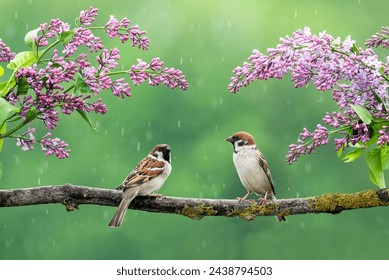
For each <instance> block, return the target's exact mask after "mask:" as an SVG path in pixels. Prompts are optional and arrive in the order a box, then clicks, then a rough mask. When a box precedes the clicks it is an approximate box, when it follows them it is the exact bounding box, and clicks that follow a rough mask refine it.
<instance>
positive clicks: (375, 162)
mask: <svg viewBox="0 0 389 280" xmlns="http://www.w3.org/2000/svg"><path fill="white" fill-rule="evenodd" d="M366 162H367V166H368V167H369V169H370V180H371V181H372V182H373V183H374V184H375V185H377V186H379V187H380V188H385V177H384V170H383V169H382V165H381V149H380V148H376V149H374V150H371V151H369V152H368V153H367V155H366Z"/></svg>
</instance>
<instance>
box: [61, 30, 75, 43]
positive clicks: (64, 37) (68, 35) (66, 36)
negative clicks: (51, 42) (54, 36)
mask: <svg viewBox="0 0 389 280" xmlns="http://www.w3.org/2000/svg"><path fill="white" fill-rule="evenodd" d="M73 35H74V31H73V30H69V31H64V32H62V33H61V34H60V35H59V40H60V41H61V42H62V43H63V44H64V45H67V44H69V43H70V41H71V40H72V39H73Z"/></svg>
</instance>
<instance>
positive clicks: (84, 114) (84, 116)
mask: <svg viewBox="0 0 389 280" xmlns="http://www.w3.org/2000/svg"><path fill="white" fill-rule="evenodd" d="M77 112H78V113H79V114H80V115H81V117H82V118H83V119H84V120H85V121H86V123H87V124H88V125H89V126H90V127H91V128H92V129H93V130H94V131H97V129H96V128H95V127H94V126H93V124H92V121H91V120H90V118H89V116H88V114H87V113H85V112H84V111H81V110H79V109H78V110H77Z"/></svg>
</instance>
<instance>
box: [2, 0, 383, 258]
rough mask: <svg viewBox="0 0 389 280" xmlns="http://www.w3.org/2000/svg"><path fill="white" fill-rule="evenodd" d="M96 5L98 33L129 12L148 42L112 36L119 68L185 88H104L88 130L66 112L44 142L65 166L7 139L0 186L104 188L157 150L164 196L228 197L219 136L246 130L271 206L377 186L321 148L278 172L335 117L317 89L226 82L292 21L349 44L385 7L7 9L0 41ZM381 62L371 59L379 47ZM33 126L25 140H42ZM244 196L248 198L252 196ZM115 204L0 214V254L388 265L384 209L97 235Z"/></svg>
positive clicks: (15, 43)
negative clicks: (53, 144)
mask: <svg viewBox="0 0 389 280" xmlns="http://www.w3.org/2000/svg"><path fill="white" fill-rule="evenodd" d="M91 5H93V6H95V7H97V8H99V10H100V11H99V17H98V19H97V24H100V25H104V24H105V23H106V22H107V20H108V19H109V16H110V15H111V14H112V15H115V17H116V18H118V19H121V18H122V17H128V18H129V19H131V20H132V22H133V23H134V24H138V25H139V26H140V29H141V30H146V31H147V36H148V37H149V38H150V42H151V47H150V50H149V51H140V50H138V49H135V48H131V47H130V46H129V45H121V44H120V43H119V41H118V40H108V38H107V37H106V36H104V35H103V34H101V35H102V38H103V39H104V40H105V43H106V45H107V46H108V47H111V48H112V47H118V48H120V50H121V57H122V60H121V63H122V64H123V67H125V68H128V67H130V66H131V65H132V64H134V63H136V59H137V58H142V59H143V60H146V61H149V60H150V58H152V57H155V56H159V57H161V59H162V60H163V61H164V62H165V63H166V65H167V66H169V67H175V68H179V69H181V70H183V72H184V74H185V75H186V77H187V80H188V82H189V84H190V88H189V90H188V91H186V92H182V91H180V90H170V89H168V88H166V87H164V86H159V87H149V86H147V85H141V86H138V87H133V90H132V93H133V96H132V97H131V98H128V99H125V100H119V99H117V98H116V97H114V96H113V95H112V94H111V93H110V92H105V93H103V94H102V95H101V96H102V98H103V100H104V101H105V102H106V103H107V104H108V109H109V112H108V114H106V115H105V116H100V115H99V116H95V115H92V116H91V118H92V120H93V123H94V124H95V125H96V126H97V127H98V131H97V132H94V131H92V130H91V129H89V127H88V126H87V125H86V124H85V123H84V122H83V121H82V120H81V119H80V118H79V116H77V115H74V116H65V117H64V116H62V117H61V119H60V123H59V127H58V128H57V129H55V130H54V131H53V134H54V135H55V136H58V137H60V138H61V139H63V140H65V141H66V142H68V143H69V145H70V148H71V149H72V153H71V157H70V158H69V159H66V160H58V159H56V158H47V157H46V156H45V155H44V154H43V153H42V152H40V151H39V147H36V150H35V151H32V152H23V151H21V149H20V147H17V146H16V145H15V141H14V140H12V139H7V140H6V141H5V143H4V147H3V151H2V152H1V154H0V158H1V162H2V165H3V175H2V179H1V181H0V188H2V189H7V188H24V187H34V186H38V185H51V184H63V183H68V182H69V183H72V184H78V185H85V186H93V187H99V188H114V187H116V186H117V185H118V184H119V183H121V182H122V180H123V179H124V177H125V176H126V175H127V174H128V172H129V171H131V170H132V169H133V168H134V166H135V165H136V164H137V163H138V162H139V160H141V159H142V158H143V157H144V156H145V155H146V154H147V153H148V152H149V151H150V150H151V149H152V147H153V146H154V145H156V144H158V143H169V144H170V145H171V147H172V150H173V152H172V153H173V160H172V165H173V172H172V175H171V176H170V178H169V179H168V180H167V182H166V183H165V185H164V186H163V188H162V189H161V191H160V192H161V193H163V194H164V195H168V196H183V197H202V198H235V197H236V196H239V195H240V196H242V195H244V194H245V189H244V188H243V187H242V186H241V183H240V181H239V179H238V176H237V174H236V171H235V169H234V166H233V163H232V147H231V144H229V143H227V142H226V141H225V140H224V139H225V138H226V137H227V136H229V135H231V134H232V133H234V132H236V131H240V130H246V131H249V132H251V133H252V134H253V135H254V136H255V137H256V141H257V143H258V146H259V147H260V149H261V150H262V151H263V152H264V154H265V156H266V157H267V160H268V162H269V165H270V168H271V170H272V175H273V178H274V181H275V184H276V191H277V197H278V198H294V197H307V196H315V195H319V194H324V193H328V192H341V193H352V192H357V191H361V190H365V189H369V188H376V187H375V186H374V185H372V184H371V183H370V181H369V177H368V171H367V167H366V166H365V163H364V160H359V161H357V162H355V163H352V164H344V163H342V162H341V161H340V160H339V159H338V158H337V156H336V153H335V152H334V145H333V143H332V142H331V144H329V145H328V146H327V147H323V148H320V149H319V150H318V151H317V154H316V155H313V156H306V157H302V158H301V159H300V160H299V161H298V162H297V163H295V164H293V165H291V166H289V165H287V164H286V162H285V160H284V157H285V155H286V153H287V151H288V145H289V144H291V143H295V142H296V139H297V136H298V134H299V133H300V132H301V131H302V128H303V127H307V128H308V129H310V130H313V129H314V128H315V126H316V123H318V122H321V118H322V117H323V116H324V114H325V112H326V111H332V110H334V109H336V108H335V106H334V104H333V102H332V99H331V94H330V92H324V93H318V92H317V91H316V90H315V89H314V87H313V86H312V85H309V86H308V87H307V88H302V89H294V87H293V84H292V82H290V81H289V80H288V79H284V80H270V81H258V82H255V83H254V84H252V85H251V86H249V87H248V88H244V89H242V90H241V91H240V92H239V93H238V94H237V95H232V94H230V93H229V92H228V90H227V86H228V83H229V81H230V77H231V75H232V70H233V68H234V67H236V66H238V65H241V64H242V63H243V61H245V60H246V59H247V57H248V56H249V55H250V54H251V51H252V49H259V50H260V51H262V52H265V51H266V49H267V48H268V47H274V46H275V45H276V44H277V43H278V39H279V37H281V36H285V35H287V34H291V33H292V32H293V31H295V30H296V29H299V28H304V27H305V26H309V27H311V30H312V32H314V33H318V32H321V31H323V30H327V32H328V33H330V34H332V35H333V36H334V37H338V36H339V37H341V38H345V36H347V35H350V34H351V36H352V38H353V39H354V40H356V41H357V43H358V44H359V45H362V44H363V42H364V41H365V39H367V38H368V37H370V36H371V35H372V34H374V33H375V32H377V31H379V30H380V28H381V26H383V25H387V24H388V8H389V4H388V2H387V1H385V0H382V1H373V2H371V1H366V0H359V1H358V0H353V1H336V0H331V1H308V0H307V1H282V0H273V1H258V0H250V1H247V0H246V1H226V0H212V1H200V0H191V1H178V0H176V1H174V0H171V1H159V0H142V1H77V2H75V1H63V2H58V1H43V0H29V1H13V0H3V1H2V3H1V9H2V16H1V17H0V26H1V31H0V38H2V39H3V41H4V42H6V43H7V44H8V45H9V46H10V47H11V48H12V50H13V51H15V52H19V51H22V50H24V48H25V47H24V43H23V38H24V35H25V33H26V32H27V31H28V30H31V29H34V28H36V27H37V26H38V25H39V24H40V23H43V22H47V21H49V20H50V19H51V18H61V19H62V20H64V21H67V22H69V23H73V22H74V18H75V17H77V16H78V15H79V12H80V10H82V9H87V8H88V7H89V6H91ZM380 55H382V56H383V55H384V53H383V52H382V51H381V52H380ZM39 127H40V130H39V131H38V133H37V134H38V135H43V134H44V133H45V131H44V130H43V129H42V128H41V126H39ZM252 198H254V196H253V197H252ZM114 211H115V209H114V208H110V207H99V206H87V205H81V207H80V210H79V211H75V212H71V213H68V212H66V211H65V209H64V207H63V206H62V205H41V206H30V207H15V208H1V209H0V258H1V259H387V258H389V250H388V249H389V245H388V244H387V242H386V241H385V240H388V238H389V222H388V216H387V215H388V214H389V208H387V207H386V208H374V209H367V210H356V211H349V212H345V213H342V214H340V215H335V216H332V215H324V214H321V215H313V214H310V215H299V216H291V217H288V222H287V223H278V222H276V220H275V219H274V217H259V218H257V219H256V220H254V221H252V222H247V221H244V220H241V219H239V218H225V217H217V218H213V217H207V218H204V219H203V220H201V221H192V220H190V219H187V218H185V217H182V216H178V215H169V214H154V213H147V212H140V211H128V213H127V216H126V220H125V222H124V224H123V225H122V227H121V228H119V229H110V228H107V223H108V221H109V219H110V217H111V215H112V214H113V213H114Z"/></svg>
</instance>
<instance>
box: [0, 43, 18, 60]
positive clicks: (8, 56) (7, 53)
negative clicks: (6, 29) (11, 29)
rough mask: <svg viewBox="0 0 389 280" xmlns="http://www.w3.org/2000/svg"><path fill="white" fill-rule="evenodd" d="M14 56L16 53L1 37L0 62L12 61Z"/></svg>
mask: <svg viewBox="0 0 389 280" xmlns="http://www.w3.org/2000/svg"><path fill="white" fill-rule="evenodd" d="M14 57H15V53H12V52H11V49H10V48H9V47H8V46H7V45H6V44H4V43H3V40H1V39H0V62H10V61H11V60H12V59H14Z"/></svg>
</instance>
